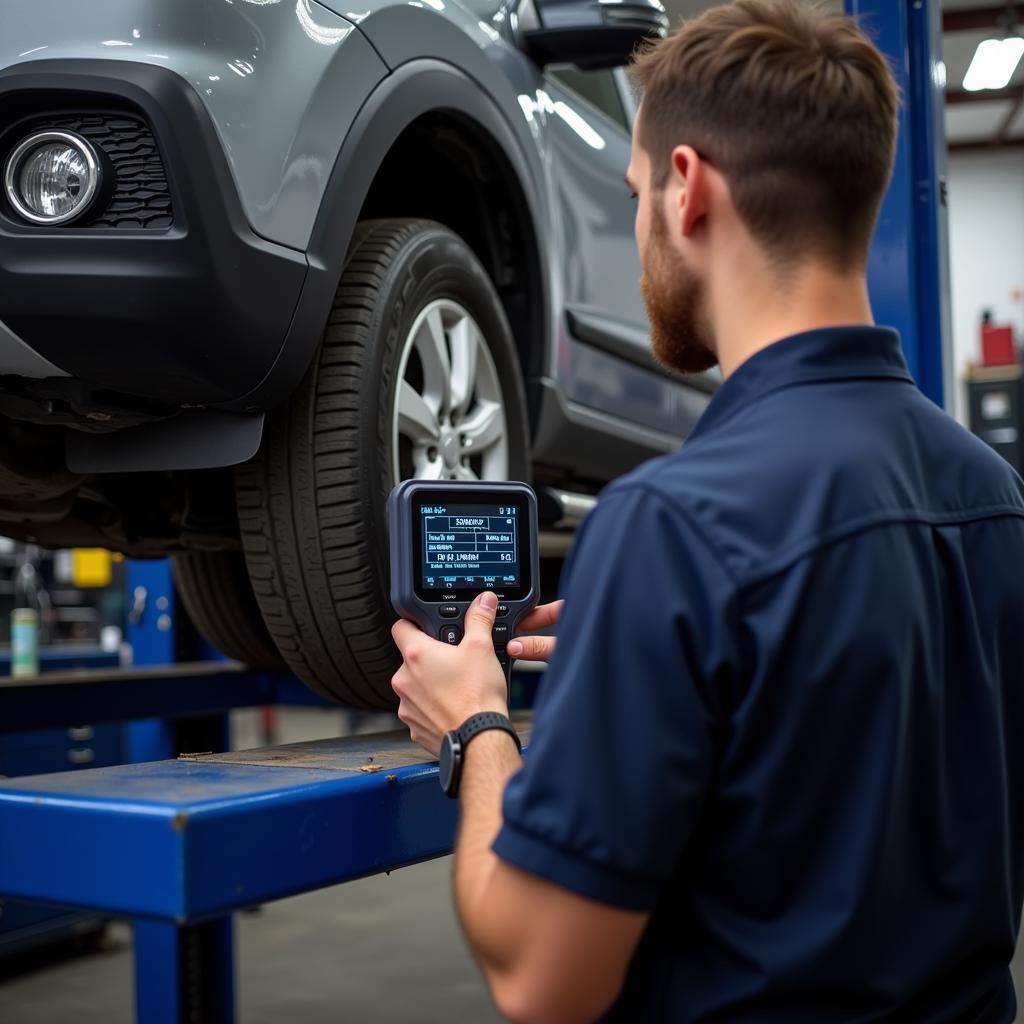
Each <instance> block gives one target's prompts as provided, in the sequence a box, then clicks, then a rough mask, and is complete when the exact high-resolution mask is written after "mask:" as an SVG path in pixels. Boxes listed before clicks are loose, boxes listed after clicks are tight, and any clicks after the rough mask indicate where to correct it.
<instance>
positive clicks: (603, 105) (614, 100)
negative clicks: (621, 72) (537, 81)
mask: <svg viewBox="0 0 1024 1024" xmlns="http://www.w3.org/2000/svg"><path fill="white" fill-rule="evenodd" d="M548 74H549V75H551V77H552V78H554V79H556V80H557V81H559V82H561V84H562V85H564V86H565V87H566V88H567V89H571V90H572V91H573V92H574V93H576V94H577V95H579V96H582V97H583V98H584V99H585V100H586V101H587V102H588V103H590V105H591V106H594V107H596V108H597V109H598V110H600V111H601V113H602V114H604V115H606V116H607V117H609V118H611V119H612V120H613V121H614V122H615V123H616V124H617V125H618V126H619V127H620V128H623V129H624V130H625V131H627V132H628V131H629V130H630V124H629V117H628V115H627V114H626V110H625V108H624V107H623V105H622V97H621V96H620V95H619V86H618V83H617V82H616V81H615V73H614V71H612V70H610V69H609V70H604V71H580V70H579V68H574V67H569V66H568V65H566V66H564V67H558V68H552V69H550V70H549V71H548Z"/></svg>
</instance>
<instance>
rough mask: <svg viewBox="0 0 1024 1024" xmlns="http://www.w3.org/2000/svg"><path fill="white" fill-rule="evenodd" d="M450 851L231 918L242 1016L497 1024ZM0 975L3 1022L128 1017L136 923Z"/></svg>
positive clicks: (274, 1023)
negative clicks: (466, 938)
mask: <svg viewBox="0 0 1024 1024" xmlns="http://www.w3.org/2000/svg"><path fill="white" fill-rule="evenodd" d="M450 869H451V861H450V859H449V858H445V859H444V860H440V861H433V862H431V863H429V864H419V865H416V866H415V867H412V868H405V869H403V870H402V871H394V872H392V873H391V875H390V876H386V875H383V876H380V877H376V878H367V879H363V880H362V881H359V882H351V883H349V884H348V885H339V886H335V887H334V888H332V889H325V890H320V891H318V892H313V893H307V894H306V895H304V896H296V897H294V898H292V899H288V900H281V901H280V902H278V903H272V904H268V905H267V906H265V907H264V908H262V909H261V910H259V911H258V912H256V913H252V914H239V915H236V917H235V940H236V963H237V969H238V989H237V997H238V1009H239V1012H238V1020H239V1022H240V1024H281V1022H282V1021H286V1022H288V1024H346V1022H349V1021H352V1022H360V1024H362V1022H364V1021H366V1022H371V1021H372V1022H374V1024H449V1022H450V1021H452V1020H459V1021H466V1022H468V1024H490V1022H492V1021H498V1020H500V1018H499V1017H498V1015H497V1014H496V1013H495V1011H494V1010H493V1009H492V1007H491V1004H490V1000H489V999H488V996H487V993H486V991H485V989H484V986H483V983H482V982H481V981H480V978H479V976H478V974H477V970H476V967H475V965H474V964H473V962H472V960H471V958H470V956H469V954H468V953H467V952H466V949H465V946H464V945H463V943H462V939H461V936H460V934H459V931H458V926H457V925H456V923H455V918H454V915H453V914H452V911H451V904H450V899H449V888H448V874H449V871H450ZM110 937H111V940H112V946H113V948H112V949H111V950H110V951H109V952H104V953H95V954H91V955H81V956H75V957H71V958H67V959H62V960H56V961H51V962H49V963H46V962H45V961H44V962H42V963H41V964H40V965H39V966H38V967H36V969H34V970H32V971H31V972H30V973H27V974H24V975H22V976H20V977H14V978H8V979H7V980H5V981H0V1021H3V1022H4V1024H65V1022H70V1021H74V1022H75V1024H130V1022H131V1021H132V998H133V990H132V954H131V933H130V931H129V929H128V928H127V927H126V926H121V925H119V926H116V927H114V928H113V929H111V932H110Z"/></svg>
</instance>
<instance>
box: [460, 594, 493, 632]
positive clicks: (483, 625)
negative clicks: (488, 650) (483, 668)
mask: <svg viewBox="0 0 1024 1024" xmlns="http://www.w3.org/2000/svg"><path fill="white" fill-rule="evenodd" d="M497 610H498V598H497V597H496V596H495V595H494V594H493V593H492V592H491V591H490V590H485V591H484V592H483V593H482V594H481V595H480V596H479V597H478V598H477V599H476V600H475V601H474V602H473V604H472V605H471V606H470V609H469V611H468V612H466V636H467V638H468V637H471V636H474V635H475V636H477V637H482V638H485V639H486V640H487V642H488V643H490V642H491V630H492V629H493V628H494V615H495V612H497Z"/></svg>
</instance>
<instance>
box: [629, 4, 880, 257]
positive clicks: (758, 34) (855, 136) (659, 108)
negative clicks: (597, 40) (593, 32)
mask: <svg viewBox="0 0 1024 1024" xmlns="http://www.w3.org/2000/svg"><path fill="white" fill-rule="evenodd" d="M633 76H634V80H635V81H636V83H637V84H638V85H639V87H640V88H641V89H642V90H643V105H642V108H641V113H640V118H639V121H638V125H637V130H638V131H639V133H640V135H639V139H638V141H639V142H640V144H641V145H642V146H643V148H644V149H645V150H646V151H647V153H648V155H649V157H650V160H651V184H652V186H653V187H654V188H655V189H661V188H663V187H664V186H665V183H666V181H667V179H668V176H669V173H670V171H671V154H672V150H673V149H674V148H675V147H676V146H678V145H681V144H687V145H690V146H692V147H693V148H694V149H695V150H697V152H698V153H700V154H701V155H702V156H703V157H704V158H705V159H707V160H708V161H709V162H710V163H711V164H712V165H713V166H715V167H717V168H718V169H719V170H720V171H721V172H722V174H723V175H724V177H725V179H726V181H727V182H728V183H729V187H730V191H731V193H732V198H733V202H734V203H735V206H736V210H737V212H738V213H739V215H740V217H741V218H742V219H743V221H744V223H745V224H746V225H747V228H748V230H749V231H750V232H751V234H752V235H753V236H754V238H755V239H757V241H759V242H760V244H761V245H763V246H764V248H765V249H766V250H767V251H768V252H769V253H770V254H772V256H774V257H775V258H776V259H778V260H779V261H780V262H782V263H792V262H794V261H796V260H799V259H802V258H806V257H807V256H817V257H820V258H824V259H827V260H828V261H829V262H830V263H832V264H833V265H835V266H836V267H838V268H840V269H843V270H848V269H852V268H855V267H857V266H859V265H863V264H864V263H866V261H867V252H868V247H869V245H870V241H871V235H872V233H873V231H874V227H875V221H876V219H877V217H878V208H879V206H880V204H881V200H882V196H883V194H884V192H885V189H886V186H887V184H888V181H889V176H890V174H891V172H892V164H893V159H894V155H895V150H896V130H897V117H898V111H899V100H900V96H899V88H898V86H897V85H896V82H895V80H894V78H893V75H892V71H891V70H890V68H889V65H888V64H887V63H886V60H885V58H884V57H883V56H882V54H881V53H879V51H878V49H877V48H876V47H875V46H874V44H873V43H872V42H871V41H870V40H869V39H868V38H867V36H865V35H864V33H863V32H862V31H861V30H860V28H859V27H858V26H857V24H856V23H855V22H854V21H853V20H852V19H851V18H847V17H844V16H842V15H839V14H829V13H826V12H824V11H822V10H821V9H820V8H811V7H808V6H806V5H805V4H802V3H800V2H798V0H735V2H734V3H731V4H724V5H722V6H720V7H714V8H712V9H711V10H709V11H705V12H704V13H703V14H702V15H700V16H699V17H697V18H694V19H693V20H692V21H687V22H684V23H683V24H682V25H681V27H680V28H679V30H678V31H677V32H675V33H674V34H673V35H671V36H669V38H667V39H664V40H661V41H659V42H657V43H654V44H653V45H651V46H649V47H648V48H646V49H645V50H644V51H643V52H641V53H640V54H638V56H637V57H636V59H635V61H634V67H633Z"/></svg>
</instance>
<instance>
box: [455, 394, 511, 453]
mask: <svg viewBox="0 0 1024 1024" xmlns="http://www.w3.org/2000/svg"><path fill="white" fill-rule="evenodd" d="M459 431H460V433H462V434H465V436H466V442H467V443H466V445H465V448H466V449H468V450H469V451H470V452H472V453H473V454H474V455H476V454H479V453H480V452H484V451H487V449H488V448H490V447H491V446H492V445H494V444H497V442H498V441H500V440H501V438H502V437H503V436H504V434H505V417H504V416H503V415H502V408H501V405H500V404H499V403H498V402H479V403H478V404H477V408H476V411H475V412H474V413H473V415H472V416H470V417H469V418H468V419H466V420H463V421H462V425H461V426H460V428H459Z"/></svg>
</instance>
